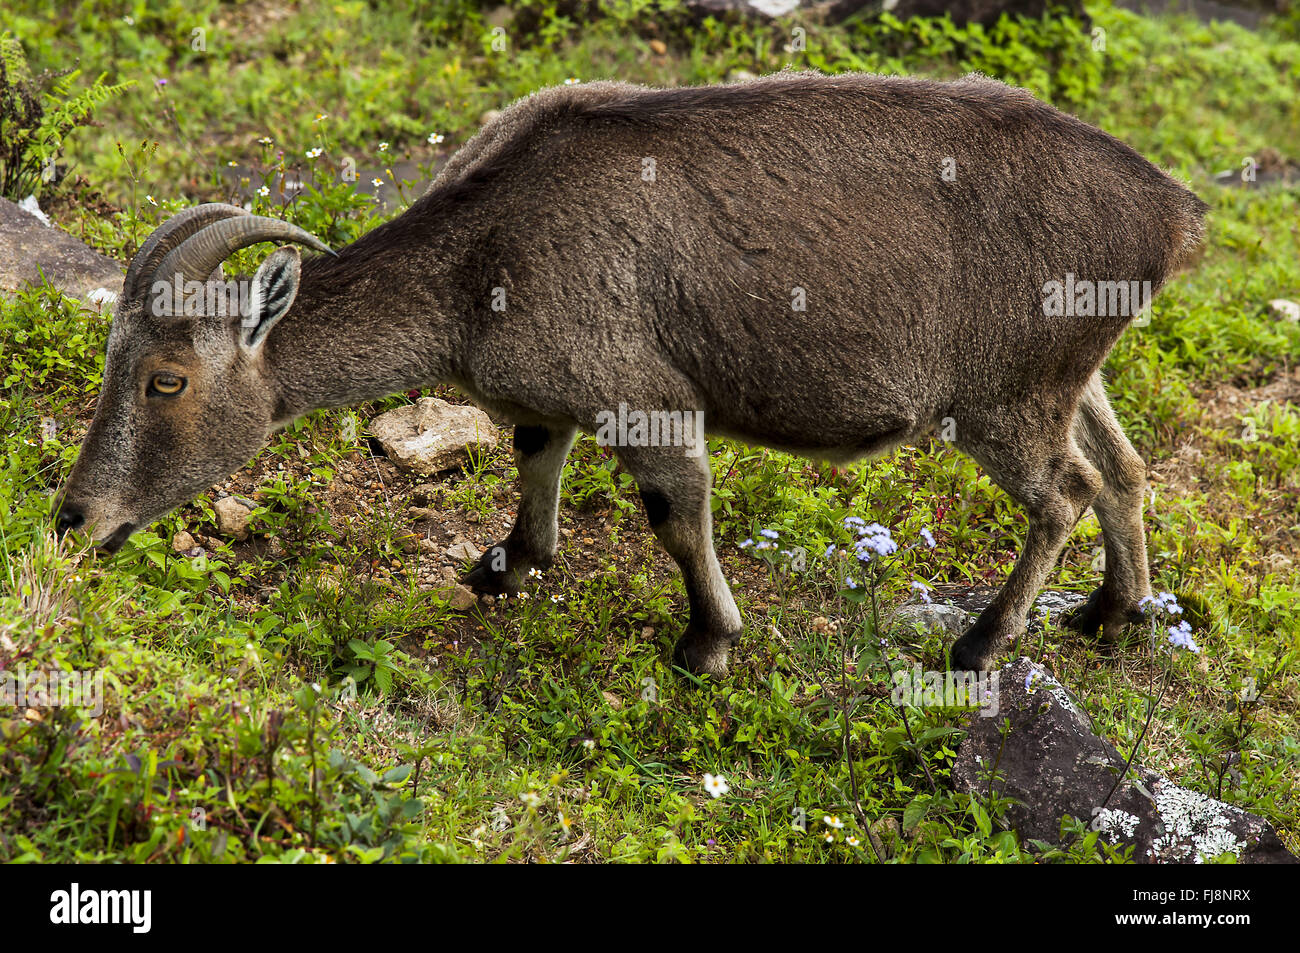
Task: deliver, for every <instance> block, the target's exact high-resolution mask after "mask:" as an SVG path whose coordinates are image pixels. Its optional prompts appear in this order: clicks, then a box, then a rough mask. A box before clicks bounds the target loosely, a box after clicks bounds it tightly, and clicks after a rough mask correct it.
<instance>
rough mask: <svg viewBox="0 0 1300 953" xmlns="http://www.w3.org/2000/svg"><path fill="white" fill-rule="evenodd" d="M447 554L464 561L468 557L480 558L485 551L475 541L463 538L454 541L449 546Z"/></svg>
mask: <svg viewBox="0 0 1300 953" xmlns="http://www.w3.org/2000/svg"><path fill="white" fill-rule="evenodd" d="M447 555H448V556H449V557H450V558H451V559H456V560H462V561H463V560H467V559H478V558H479V557H480V556H482V555H483V552H482V550H480V549H479V548H478V547H477V546H475V545H474V544H473V543H471V542H469V540H462V541H461V542H459V543H452V544H451V545H450V546H448V547H447Z"/></svg>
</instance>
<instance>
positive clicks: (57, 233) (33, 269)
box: [0, 199, 123, 298]
mask: <svg viewBox="0 0 1300 953" xmlns="http://www.w3.org/2000/svg"><path fill="white" fill-rule="evenodd" d="M41 274H44V275H45V277H46V278H47V279H49V282H50V284H52V285H54V287H56V288H58V289H59V290H60V291H62V292H64V293H65V294H67V295H69V296H71V297H74V298H87V297H89V296H90V294H91V292H94V291H96V290H98V289H100V288H103V289H106V290H107V291H110V292H112V293H113V294H114V295H118V294H121V293H122V277H123V276H122V268H121V266H120V265H119V264H118V263H117V262H115V261H114V260H113V259H111V258H108V257H106V256H104V255H101V254H100V253H99V252H97V251H95V250H94V249H93V248H91V247H90V246H89V245H86V244H84V243H82V242H79V241H78V240H77V239H75V238H73V237H72V236H71V235H69V234H68V233H67V232H64V231H63V230H61V229H59V228H57V227H55V226H52V225H46V224H45V223H44V222H42V221H41V220H40V219H39V218H37V217H36V216H35V215H32V214H31V213H29V212H26V211H24V210H23V209H21V208H19V207H18V206H17V205H15V204H14V203H13V202H10V201H8V200H7V199H0V290H3V291H15V290H17V289H18V288H20V287H22V286H23V285H28V284H40V281H41Z"/></svg>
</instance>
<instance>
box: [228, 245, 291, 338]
mask: <svg viewBox="0 0 1300 953" xmlns="http://www.w3.org/2000/svg"><path fill="white" fill-rule="evenodd" d="M301 276H302V255H301V254H299V252H298V249H296V248H293V247H291V246H288V245H286V246H285V247H283V248H277V249H276V250H275V251H273V252H271V254H270V255H269V256H267V259H266V261H264V262H262V265H261V267H260V268H258V269H257V274H255V275H253V287H252V289H251V291H250V293H249V296H248V313H247V314H246V315H244V316H243V318H242V320H241V321H240V343H241V344H242V345H243V347H244V349H245V350H247V351H249V352H251V353H254V354H256V353H257V352H258V351H260V350H261V349H262V344H263V342H264V341H265V340H266V336H267V334H269V333H270V331H271V328H273V327H275V323H276V322H277V321H279V320H280V319H281V318H282V317H284V315H285V312H287V311H288V310H289V307H290V306H291V305H292V304H293V299H294V298H296V297H297V296H298V279H299V278H300V277H301Z"/></svg>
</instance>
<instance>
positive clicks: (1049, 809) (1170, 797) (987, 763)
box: [952, 658, 1298, 864]
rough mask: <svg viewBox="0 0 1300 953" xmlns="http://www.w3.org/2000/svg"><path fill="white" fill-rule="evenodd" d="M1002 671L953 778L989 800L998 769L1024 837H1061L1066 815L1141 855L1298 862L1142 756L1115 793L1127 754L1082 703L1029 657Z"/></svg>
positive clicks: (1165, 859)
mask: <svg viewBox="0 0 1300 953" xmlns="http://www.w3.org/2000/svg"><path fill="white" fill-rule="evenodd" d="M1031 673H1032V674H1031ZM998 676H999V680H998V706H999V707H998V715H997V717H996V718H980V717H973V718H972V719H971V723H970V726H969V732H970V733H969V734H968V735H967V736H966V739H965V740H964V741H963V742H962V743H961V745H960V747H959V748H958V750H957V760H956V762H955V763H954V765H953V770H952V778H953V783H954V784H955V785H956V786H957V787H958V789H959V790H963V791H967V792H969V793H971V794H978V795H979V796H980V797H981V798H983V797H985V796H986V792H987V791H988V789H989V777H990V774H991V773H992V771H993V770H994V768H995V767H996V771H997V778H996V780H995V781H994V784H993V789H994V790H995V791H997V792H998V793H999V794H1000V795H1001V796H1003V797H1009V798H1012V799H1013V800H1014V802H1015V803H1013V805H1012V806H1011V808H1010V809H1009V811H1008V817H1009V819H1010V821H1011V824H1012V826H1013V827H1014V828H1015V829H1016V830H1017V831H1018V832H1019V834H1020V836H1021V838H1022V839H1025V840H1030V839H1034V840H1042V841H1046V842H1048V843H1053V844H1058V843H1060V840H1061V838H1060V829H1061V818H1062V817H1063V816H1065V815H1067V814H1068V815H1072V816H1074V817H1076V818H1079V819H1080V820H1082V821H1085V822H1086V823H1088V824H1089V825H1091V827H1092V829H1093V830H1096V831H1099V832H1100V833H1101V835H1102V837H1103V838H1104V839H1105V840H1106V841H1108V842H1109V843H1111V844H1113V845H1116V846H1119V847H1125V846H1132V848H1133V850H1132V859H1133V861H1134V862H1136V863H1142V864H1150V863H1200V862H1201V861H1202V860H1203V859H1205V858H1212V857H1216V856H1218V855H1221V854H1224V853H1231V854H1233V855H1235V856H1236V858H1237V861H1238V863H1255V864H1259V863H1297V862H1298V861H1297V858H1296V857H1294V856H1293V855H1292V854H1290V853H1289V852H1288V851H1287V850H1286V848H1285V847H1284V846H1283V844H1282V842H1281V840H1280V839H1279V838H1278V836H1277V834H1276V833H1275V832H1274V831H1273V829H1272V828H1271V827H1270V826H1269V825H1268V823H1267V822H1266V821H1265V820H1264V819H1263V818H1260V817H1257V816H1255V815H1254V814H1248V813H1247V812H1245V811H1243V810H1241V809H1240V808H1237V807H1233V806H1232V805H1230V804H1225V803H1223V802H1222V801H1217V800H1215V799H1214V798H1211V797H1207V796H1206V795H1204V794H1198V793H1197V792H1195V791H1189V790H1187V789H1186V788H1183V787H1180V786H1178V785H1177V784H1175V783H1174V782H1172V781H1170V780H1168V779H1167V778H1162V777H1160V776H1159V775H1157V774H1155V773H1154V772H1152V771H1149V770H1146V769H1145V768H1141V767H1139V766H1138V765H1136V764H1135V765H1134V766H1133V769H1132V771H1131V772H1130V775H1129V778H1128V779H1126V780H1125V781H1124V782H1123V783H1122V784H1120V785H1119V787H1118V788H1117V789H1116V790H1115V793H1114V794H1113V795H1112V796H1111V797H1110V800H1109V801H1107V800H1106V796H1107V794H1109V793H1110V790H1111V788H1112V787H1114V785H1115V779H1116V778H1117V777H1118V776H1119V775H1120V773H1121V772H1122V771H1123V770H1124V763H1125V760H1126V759H1125V757H1124V756H1123V755H1121V754H1120V752H1119V751H1118V750H1117V749H1116V748H1115V746H1114V745H1112V744H1111V743H1110V742H1108V741H1106V740H1104V739H1102V738H1099V737H1097V735H1095V734H1094V733H1093V731H1092V725H1091V722H1090V720H1089V718H1088V716H1087V714H1086V713H1085V712H1084V710H1083V707H1082V705H1080V704H1079V703H1078V701H1077V700H1076V699H1075V698H1074V697H1073V696H1072V695H1071V694H1070V693H1069V691H1067V690H1066V689H1065V687H1064V686H1063V685H1061V683H1060V682H1058V681H1057V680H1056V679H1055V678H1053V677H1052V675H1051V674H1050V673H1049V672H1047V671H1046V670H1044V669H1043V668H1041V667H1040V666H1037V665H1035V664H1034V663H1032V662H1031V661H1030V660H1029V659H1026V658H1019V659H1017V660H1016V661H1015V662H1013V663H1012V664H1010V665H1008V666H1007V667H1006V668H1004V669H1002V670H1001V671H1000V672H999V673H998ZM1004 721H1010V731H1009V732H1008V733H1007V734H1006V737H1005V740H1004V738H1003V730H1002V729H1003V723H1004ZM1103 803H1104V804H1105V807H1104V809H1103V807H1102V805H1103Z"/></svg>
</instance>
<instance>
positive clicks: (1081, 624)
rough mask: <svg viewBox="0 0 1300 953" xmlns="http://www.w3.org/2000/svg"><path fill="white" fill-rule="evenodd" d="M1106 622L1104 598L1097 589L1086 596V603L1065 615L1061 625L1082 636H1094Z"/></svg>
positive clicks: (1099, 589)
mask: <svg viewBox="0 0 1300 953" xmlns="http://www.w3.org/2000/svg"><path fill="white" fill-rule="evenodd" d="M1105 621H1106V596H1105V594H1104V593H1103V592H1102V591H1101V588H1100V587H1098V588H1096V589H1094V590H1092V592H1091V593H1089V595H1088V601H1087V602H1085V603H1083V604H1082V605H1080V606H1076V607H1075V608H1073V609H1071V610H1070V611H1069V612H1067V613H1066V614H1065V618H1063V619H1062V620H1061V622H1062V624H1063V625H1064V626H1065V627H1066V628H1069V629H1073V630H1074V631H1076V632H1080V633H1082V634H1083V635H1096V634H1097V633H1098V632H1099V631H1100V630H1101V626H1102V623H1103V622H1105Z"/></svg>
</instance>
